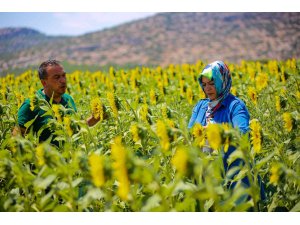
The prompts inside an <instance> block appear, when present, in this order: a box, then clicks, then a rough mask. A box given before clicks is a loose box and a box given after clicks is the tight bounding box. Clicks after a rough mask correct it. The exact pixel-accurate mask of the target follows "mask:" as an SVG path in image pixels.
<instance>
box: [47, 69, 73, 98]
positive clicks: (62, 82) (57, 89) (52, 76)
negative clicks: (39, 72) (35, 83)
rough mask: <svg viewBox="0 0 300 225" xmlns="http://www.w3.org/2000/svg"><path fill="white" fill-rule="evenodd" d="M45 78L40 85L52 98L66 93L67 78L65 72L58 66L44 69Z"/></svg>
mask: <svg viewBox="0 0 300 225" xmlns="http://www.w3.org/2000/svg"><path fill="white" fill-rule="evenodd" d="M46 72H47V75H46V78H45V79H42V84H43V86H44V89H46V90H47V92H48V93H50V94H51V95H52V93H53V92H54V96H61V95H63V94H64V93H65V92H66V88H67V78H66V72H65V71H64V69H63V67H62V66H60V65H52V66H48V67H47V68H46Z"/></svg>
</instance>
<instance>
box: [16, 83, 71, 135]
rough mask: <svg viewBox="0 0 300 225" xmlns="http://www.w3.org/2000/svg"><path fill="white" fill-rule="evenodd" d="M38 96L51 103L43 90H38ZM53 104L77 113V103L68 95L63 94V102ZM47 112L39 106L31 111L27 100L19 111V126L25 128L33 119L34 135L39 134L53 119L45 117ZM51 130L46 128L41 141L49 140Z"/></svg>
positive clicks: (48, 116)
mask: <svg viewBox="0 0 300 225" xmlns="http://www.w3.org/2000/svg"><path fill="white" fill-rule="evenodd" d="M36 95H37V96H38V98H43V99H45V100H46V101H47V102H48V103H50V98H49V97H48V96H47V95H45V94H44V93H43V88H42V89H40V90H38V91H37V92H36ZM53 104H61V105H63V106H64V107H65V108H67V109H73V110H74V111H75V112H76V111H77V109H76V105H75V102H74V100H73V98H72V97H71V96H70V95H68V94H63V95H62V98H61V101H60V102H58V103H56V102H54V101H53ZM44 113H45V111H44V110H43V109H41V108H40V107H39V106H37V107H35V108H34V110H33V111H32V110H31V109H30V99H26V100H25V101H24V103H23V104H22V105H21V107H20V109H19V111H18V124H19V126H20V127H24V128H25V124H26V123H27V122H29V121H31V120H33V119H35V120H34V122H33V123H32V125H31V126H30V127H29V128H30V129H31V127H32V129H33V131H34V133H37V132H38V131H39V129H40V128H41V127H42V126H43V125H46V124H47V123H48V120H49V119H50V118H52V117H51V116H50V115H47V116H43V115H44ZM51 133H52V132H51V130H50V129H49V128H46V129H44V130H43V132H42V133H41V134H40V136H39V141H45V140H47V139H48V138H49V137H50V135H51Z"/></svg>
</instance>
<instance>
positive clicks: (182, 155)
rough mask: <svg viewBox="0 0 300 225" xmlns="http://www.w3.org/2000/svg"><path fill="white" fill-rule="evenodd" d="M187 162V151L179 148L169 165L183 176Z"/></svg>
mask: <svg viewBox="0 0 300 225" xmlns="http://www.w3.org/2000/svg"><path fill="white" fill-rule="evenodd" d="M187 162H188V153H187V150H186V149H184V148H183V147H180V148H178V149H177V150H176V152H175V154H174V156H173V158H172V160H171V163H172V165H173V166H174V167H175V168H176V170H177V171H178V173H179V174H185V172H186V169H187V168H186V167H187Z"/></svg>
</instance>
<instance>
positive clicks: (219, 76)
mask: <svg viewBox="0 0 300 225" xmlns="http://www.w3.org/2000/svg"><path fill="white" fill-rule="evenodd" d="M202 76H204V77H207V78H208V79H209V80H212V81H214V84H215V88H216V91H217V99H215V100H213V101H212V100H210V101H209V103H208V110H207V112H206V118H207V121H208V122H209V121H210V118H212V117H213V114H214V112H215V111H216V110H217V108H219V106H220V104H221V102H222V101H223V99H224V98H225V97H226V96H227V95H228V94H229V93H230V88H231V82H232V81H231V74H230V71H229V69H228V66H227V65H226V64H225V63H224V62H222V61H215V62H213V63H210V64H208V65H207V66H206V67H205V68H204V69H203V71H202V72H201V73H200V76H199V78H198V81H199V84H200V86H201V88H202V90H203V91H204V88H203V86H202Z"/></svg>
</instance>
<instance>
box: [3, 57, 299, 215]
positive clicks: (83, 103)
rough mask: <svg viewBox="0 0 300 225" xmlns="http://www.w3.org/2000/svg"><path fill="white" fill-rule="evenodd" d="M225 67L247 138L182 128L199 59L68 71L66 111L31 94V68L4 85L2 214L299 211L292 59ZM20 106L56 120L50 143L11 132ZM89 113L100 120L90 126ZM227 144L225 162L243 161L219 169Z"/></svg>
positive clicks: (196, 96)
mask: <svg viewBox="0 0 300 225" xmlns="http://www.w3.org/2000/svg"><path fill="white" fill-rule="evenodd" d="M227 65H228V66H229V68H230V71H231V73H232V77H233V78H232V80H233V84H232V89H231V92H232V93H233V94H234V95H236V96H238V97H239V98H240V99H242V100H243V101H244V102H245V103H246V106H247V107H248V110H249V112H250V116H251V121H250V132H249V134H246V135H242V134H241V133H240V132H239V131H238V130H236V129H233V128H232V127H230V126H229V125H228V124H221V125H216V124H212V125H209V126H208V127H207V128H204V127H202V126H201V125H199V124H196V125H195V126H194V127H193V128H192V129H190V130H189V129H188V128H187V125H188V122H189V118H190V116H191V113H192V109H193V107H194V105H195V104H196V103H197V101H199V100H200V99H202V98H205V94H204V93H203V92H202V90H201V87H200V85H199V84H198V82H197V77H198V74H199V73H200V71H201V70H202V69H203V68H204V66H205V64H204V63H203V62H202V61H198V62H197V63H196V64H182V65H169V66H167V67H165V68H162V67H159V66H158V67H151V68H150V67H136V68H134V69H117V68H113V67H111V68H110V69H109V71H97V72H89V71H75V72H72V73H69V74H67V82H68V89H67V93H68V94H70V95H71V96H72V97H73V99H74V101H75V103H76V106H77V110H78V112H76V113H74V114H68V113H67V112H66V109H64V108H63V107H57V105H51V104H49V103H48V102H46V101H44V100H42V99H39V98H38V97H37V96H35V92H36V90H38V89H40V88H41V87H42V85H41V83H40V81H39V79H38V75H37V72H36V71H31V70H28V71H26V72H24V73H22V74H7V75H6V76H5V77H2V78H0V80H1V93H0V117H1V121H0V146H1V148H0V211H17V212H20V211H26V212H27V211H37V212H41V211H72V212H83V211H87V212H107V211H113V212H115V211H121V212H131V211H134V212H140V211H146V212H150V211H151V212H152V211H160V212H165V211H174V212H182V211H188V212H194V211H201V212H202V211H203V212H207V211H222V212H223V211H225V212H229V211H265V212H267V211H300V151H299V150H300V135H299V100H300V83H299V81H300V62H299V61H297V60H296V59H289V60H286V61H275V60H270V61H264V62H259V61H256V62H255V61H251V62H250V61H241V63H240V64H231V63H228V64H227ZM26 98H30V99H31V101H30V102H31V104H32V109H34V108H35V107H42V109H43V110H45V111H46V114H47V115H52V119H51V120H50V121H49V124H48V126H49V127H50V128H51V129H52V130H53V132H54V135H55V136H56V140H57V141H58V142H59V146H58V147H56V146H54V145H51V144H50V142H47V141H46V142H43V143H39V142H38V139H37V137H36V135H34V134H33V133H32V132H29V133H28V134H27V135H26V136H25V137H21V136H12V129H13V128H14V126H15V125H16V124H17V111H18V109H19V107H20V106H21V104H22V102H23V101H24V100H25V99H26ZM91 114H93V115H94V117H96V118H100V122H99V123H97V124H96V125H95V126H93V127H88V126H87V124H86V118H87V117H89V116H90V115H91ZM32 122H33V121H29V122H28V123H27V124H26V126H27V127H29V126H30V124H31V123H32ZM206 140H207V141H208V142H206ZM205 143H209V145H210V146H211V147H212V148H213V149H214V151H213V152H212V153H211V154H207V153H204V152H203V151H202V148H203V146H204V145H205ZM228 146H235V147H236V150H235V152H234V153H233V154H231V156H230V157H229V159H228V164H229V165H230V164H231V163H232V162H233V161H234V160H236V159H242V160H243V161H244V162H245V163H244V164H242V165H240V166H237V167H233V168H232V169H230V170H229V171H228V172H227V173H225V171H224V166H223V162H222V155H223V154H224V152H226V151H227V149H228ZM233 174H235V176H232V175H233ZM244 177H248V178H249V180H250V186H249V187H245V186H243V185H242V182H241V180H242V179H243V178H244ZM258 177H260V178H261V180H262V182H263V183H262V184H263V187H264V189H265V195H266V197H265V199H261V198H260V188H259V187H260V186H259V184H258ZM232 182H234V183H235V184H236V185H235V186H234V188H229V186H230V184H231V183H232Z"/></svg>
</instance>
